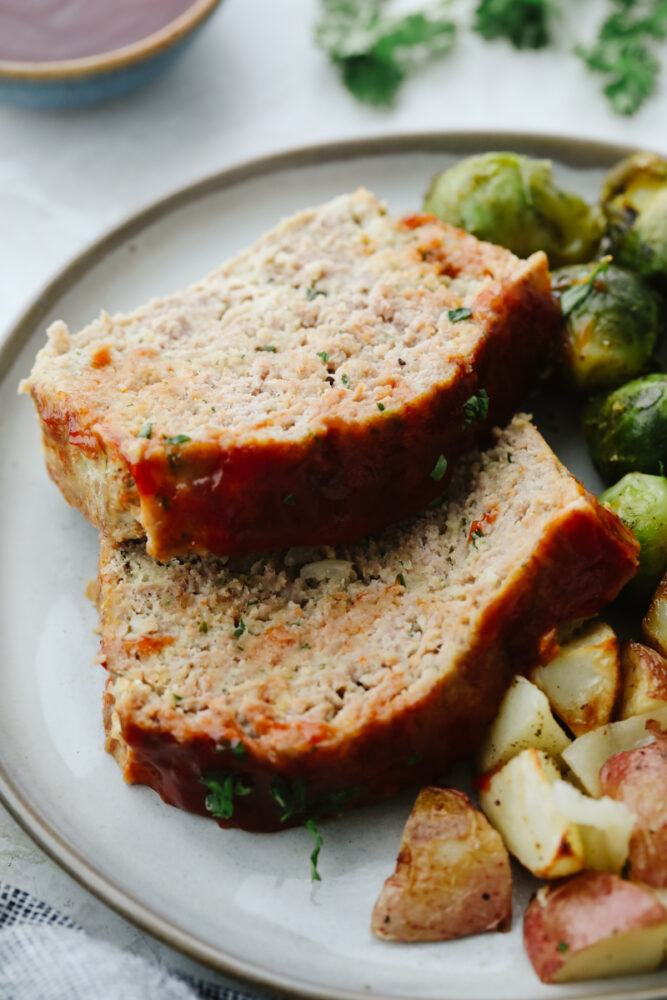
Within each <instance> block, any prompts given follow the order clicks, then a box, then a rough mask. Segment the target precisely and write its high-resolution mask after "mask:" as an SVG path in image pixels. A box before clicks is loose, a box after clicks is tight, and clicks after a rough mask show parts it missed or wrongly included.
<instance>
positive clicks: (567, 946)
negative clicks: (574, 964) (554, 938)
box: [558, 941, 570, 955]
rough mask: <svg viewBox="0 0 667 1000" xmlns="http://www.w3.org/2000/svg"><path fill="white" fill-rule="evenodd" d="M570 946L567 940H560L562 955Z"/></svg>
mask: <svg viewBox="0 0 667 1000" xmlns="http://www.w3.org/2000/svg"><path fill="white" fill-rule="evenodd" d="M569 947H570V946H569V944H568V943H567V941H559V942H558V950H559V952H560V953H561V955H562V954H563V953H564V952H566V951H567V950H568V948H569Z"/></svg>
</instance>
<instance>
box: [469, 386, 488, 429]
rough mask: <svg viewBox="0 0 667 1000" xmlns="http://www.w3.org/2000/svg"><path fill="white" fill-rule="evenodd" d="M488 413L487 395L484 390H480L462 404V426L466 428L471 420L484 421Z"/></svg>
mask: <svg viewBox="0 0 667 1000" xmlns="http://www.w3.org/2000/svg"><path fill="white" fill-rule="evenodd" d="M488 413H489V394H488V393H487V391H486V389H480V390H479V392H478V393H477V394H476V395H474V396H471V397H470V399H468V400H466V402H465V403H464V404H463V426H464V427H467V426H468V424H471V423H472V422H473V420H486V418H487V416H488Z"/></svg>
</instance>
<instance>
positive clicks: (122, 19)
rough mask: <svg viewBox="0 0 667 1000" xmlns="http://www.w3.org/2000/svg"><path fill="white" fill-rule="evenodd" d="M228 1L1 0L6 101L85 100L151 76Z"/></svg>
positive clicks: (1, 93)
mask: <svg viewBox="0 0 667 1000" xmlns="http://www.w3.org/2000/svg"><path fill="white" fill-rule="evenodd" d="M220 2H221V0H0V102H2V103H5V104H13V105H17V106H20V107H31V108H74V107H85V106H87V105H90V104H96V103H98V102H100V101H106V100H110V99H112V98H114V97H120V96H122V95H123V94H126V93H129V92H130V91H132V90H134V89H135V88H136V87H140V86H141V85H142V84H144V83H148V82H149V81H150V80H152V79H154V78H155V77H156V76H158V75H159V74H160V73H162V72H163V71H164V70H165V69H167V67H168V66H169V65H170V64H171V63H172V62H173V61H174V60H175V59H176V58H177V57H178V56H179V55H180V53H181V52H182V51H183V50H184V48H185V47H186V46H187V45H188V43H189V42H190V41H191V40H192V38H193V37H194V35H195V34H196V33H197V32H198V30H199V29H200V28H201V27H202V25H203V24H204V23H205V21H206V20H207V19H208V18H209V17H210V16H211V14H212V13H213V11H214V10H215V8H216V7H217V6H218V4H219V3H220Z"/></svg>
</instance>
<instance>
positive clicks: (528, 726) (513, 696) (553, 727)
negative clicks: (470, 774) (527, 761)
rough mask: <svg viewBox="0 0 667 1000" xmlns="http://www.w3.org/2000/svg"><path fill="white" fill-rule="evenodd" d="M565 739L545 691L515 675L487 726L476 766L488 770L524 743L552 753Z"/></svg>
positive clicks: (501, 762) (521, 748)
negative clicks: (496, 712) (494, 715)
mask: <svg viewBox="0 0 667 1000" xmlns="http://www.w3.org/2000/svg"><path fill="white" fill-rule="evenodd" d="M569 743H570V739H569V737H568V736H567V735H566V734H565V732H564V731H563V730H562V729H561V727H560V726H559V725H558V723H557V722H556V720H555V719H554V717H553V715H552V713H551V708H550V707H549V702H548V700H547V697H546V695H545V694H543V693H542V691H540V690H539V688H537V687H536V686H535V685H534V684H531V682H530V681H529V680H526V678H525V677H521V676H517V677H515V678H514V680H513V681H512V684H511V685H510V687H509V689H508V691H507V693H506V695H505V697H504V698H503V700H502V702H501V705H500V708H499V709H498V714H497V715H496V717H495V719H494V720H493V722H492V723H491V725H490V726H489V728H488V730H487V733H486V736H485V738H484V742H483V743H482V746H481V749H480V752H479V770H480V771H482V772H486V771H490V770H492V768H494V767H497V766H498V765H499V764H504V763H506V761H508V760H510V758H512V757H514V756H515V755H516V754H518V753H520V752H521V751H522V750H525V749H527V748H528V747H535V748H536V749H537V750H544V752H545V753H547V754H550V755H551V756H553V757H556V756H557V755H558V754H559V753H561V751H563V750H564V749H565V747H566V746H567V745H568V744H569Z"/></svg>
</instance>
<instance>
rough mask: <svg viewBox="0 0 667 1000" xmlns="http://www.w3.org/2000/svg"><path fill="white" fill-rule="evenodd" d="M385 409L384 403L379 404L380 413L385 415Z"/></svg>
mask: <svg viewBox="0 0 667 1000" xmlns="http://www.w3.org/2000/svg"><path fill="white" fill-rule="evenodd" d="M385 409H386V407H385V405H384V403H378V410H379V411H380V413H384V411H385Z"/></svg>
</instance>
